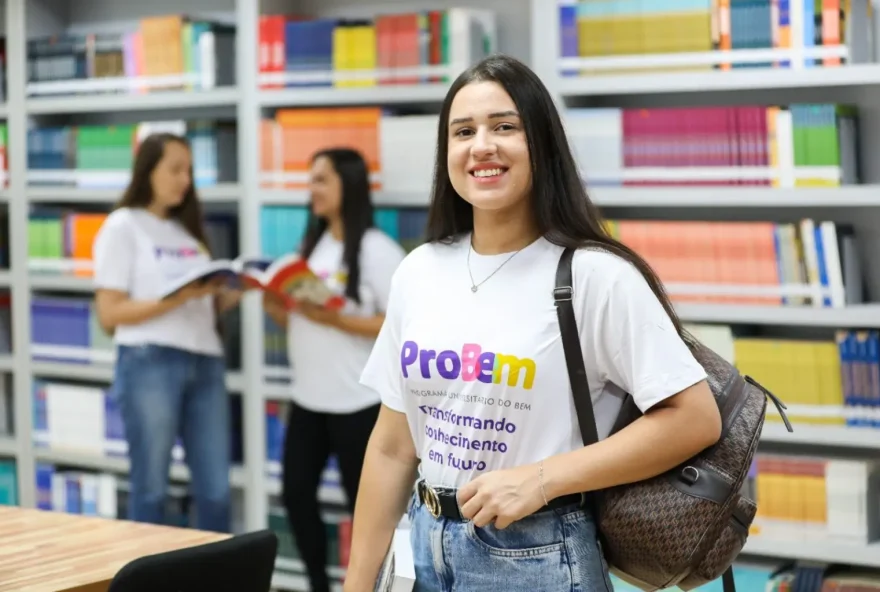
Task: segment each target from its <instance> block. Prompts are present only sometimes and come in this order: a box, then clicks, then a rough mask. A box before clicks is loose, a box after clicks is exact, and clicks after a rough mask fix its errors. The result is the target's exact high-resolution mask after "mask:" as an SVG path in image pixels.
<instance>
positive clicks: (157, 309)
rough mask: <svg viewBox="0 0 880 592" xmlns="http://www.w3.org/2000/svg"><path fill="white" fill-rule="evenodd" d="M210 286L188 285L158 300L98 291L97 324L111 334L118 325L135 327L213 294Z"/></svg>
mask: <svg viewBox="0 0 880 592" xmlns="http://www.w3.org/2000/svg"><path fill="white" fill-rule="evenodd" d="M216 289H217V288H216V287H215V286H214V285H211V284H206V285H201V286H198V285H190V286H186V287H185V288H183V289H181V290H179V291H178V292H177V293H175V294H173V295H172V296H169V297H168V298H164V299H161V300H158V299H157V300H134V299H132V298H130V297H129V296H128V293H127V292H123V291H121V290H110V289H108V288H99V289H97V290H96V291H95V306H96V308H97V311H98V322H99V323H100V324H101V327H102V328H103V329H104V330H105V331H108V332H110V331H113V330H114V329H115V328H116V327H118V326H119V325H138V324H140V323H144V322H146V321H149V320H150V319H154V318H156V317H159V316H162V315H163V314H165V313H168V312H171V311H172V310H174V309H175V308H177V307H178V306H180V305H182V304H183V303H184V302H186V301H187V300H189V299H191V298H201V297H202V296H207V295H209V294H213V293H214V292H215V291H216Z"/></svg>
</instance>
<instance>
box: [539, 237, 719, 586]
mask: <svg viewBox="0 0 880 592" xmlns="http://www.w3.org/2000/svg"><path fill="white" fill-rule="evenodd" d="M573 259H574V249H569V248H566V249H563V251H562V255H561V256H560V257H559V264H558V265H557V266H556V286H555V287H554V288H553V300H554V302H555V304H556V318H557V319H558V321H559V332H560V334H561V336H562V349H563V351H564V352H565V365H566V366H567V368H568V380H569V383H570V384H571V392H572V396H573V398H574V408H575V413H576V414H577V419H578V426H579V427H580V430H581V439H582V440H583V442H584V446H589V445H591V444H595V443H597V442H598V441H599V432H598V430H597V428H596V416H595V415H594V413H593V398H592V396H591V395H590V383H589V381H588V380H587V369H586V367H585V365H584V355H583V352H582V350H581V340H580V335H579V334H578V326H577V318H576V317H575V314H574V306H573V305H572V299H573V298H574V277H573V275H572V271H571V265H572V261H573ZM598 494H599V492H590V493H589V494H588V498H591V499H590V500H589V501H590V507H591V509H592V513H593V519H594V522H595V523H596V532H597V534H598V536H601V533H600V531H599V513H598V504H597V503H596V495H598ZM721 583H722V586H723V590H724V592H736V583H735V582H734V579H733V566H730V567H728V568H727V569H726V570H725V571H724V574H723V575H722V576H721Z"/></svg>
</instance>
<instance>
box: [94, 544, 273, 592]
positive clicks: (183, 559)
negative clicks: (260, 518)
mask: <svg viewBox="0 0 880 592" xmlns="http://www.w3.org/2000/svg"><path fill="white" fill-rule="evenodd" d="M277 551H278V537H276V536H275V533H273V532H272V531H271V530H260V531H256V532H249V533H247V534H241V535H238V536H233V537H231V538H229V539H226V540H223V541H218V542H215V543H207V544H204V545H198V546H195V547H189V548H185V549H179V550H175V551H167V552H165V553H157V554H155V555H146V556H144V557H140V558H138V559H135V560H133V561H131V562H129V563H127V564H126V565H124V566H123V567H122V569H120V570H119V572H118V573H117V574H116V575H115V576H114V578H113V581H112V582H110V588H109V589H108V591H107V592H164V591H166V590H167V591H168V592H206V591H210V592H215V591H217V592H220V591H224V592H225V591H227V590H228V591H229V592H269V590H270V588H271V586H272V572H273V571H274V569H275V554H276V553H277Z"/></svg>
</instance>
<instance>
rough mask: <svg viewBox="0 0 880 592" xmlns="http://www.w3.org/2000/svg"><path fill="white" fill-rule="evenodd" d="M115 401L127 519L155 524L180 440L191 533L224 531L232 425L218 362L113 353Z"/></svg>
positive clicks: (176, 354)
mask: <svg viewBox="0 0 880 592" xmlns="http://www.w3.org/2000/svg"><path fill="white" fill-rule="evenodd" d="M117 351H118V353H117V358H116V376H115V381H114V385H113V389H112V390H113V393H114V396H115V397H116V398H117V401H118V404H119V410H120V413H121V415H122V421H123V423H124V424H125V438H126V440H127V441H128V456H129V458H130V460H131V472H130V475H129V479H130V481H131V492H130V493H129V500H128V517H129V519H130V520H135V521H138V522H151V523H154V524H161V523H163V521H164V508H165V501H166V495H167V491H168V471H169V468H170V466H171V449H172V447H173V446H174V442H175V440H176V439H177V436H178V434H180V435H181V437H182V439H183V447H184V450H185V452H186V463H187V465H188V467H189V470H190V476H191V482H190V488H191V491H192V495H193V498H194V499H195V503H196V523H195V525H194V526H195V527H196V528H199V529H203V530H211V531H216V532H229V530H230V506H231V502H230V486H229V468H230V467H229V465H230V433H229V432H230V425H229V423H230V419H229V415H230V414H229V398H228V394H227V392H226V365H225V361H224V360H223V358H222V357H218V356H207V355H200V354H195V353H191V352H188V351H185V350H181V349H176V348H173V347H166V346H160V345H142V346H134V347H132V346H119V348H118V350H117Z"/></svg>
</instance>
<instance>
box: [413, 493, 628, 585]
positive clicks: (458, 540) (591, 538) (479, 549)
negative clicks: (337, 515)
mask: <svg viewBox="0 0 880 592" xmlns="http://www.w3.org/2000/svg"><path fill="white" fill-rule="evenodd" d="M409 519H410V522H411V524H412V531H411V537H412V546H413V558H414V562H415V569H416V584H415V587H414V589H413V590H414V592H482V591H487V592H537V591H544V590H547V591H550V590H552V591H553V592H612V591H613V589H614V588H613V586H612V584H611V580H610V578H609V575H608V568H607V565H606V563H605V559H604V558H603V556H602V550H601V547H600V545H599V542H598V541H597V539H596V528H595V526H594V524H593V520H592V519H591V518H590V517H589V515H588V514H587V512H585V511H584V508H581V507H580V506H578V505H571V506H564V507H562V508H558V509H552V510H545V511H542V512H537V513H535V514H532V515H530V516H526V517H525V518H523V519H521V520H519V521H517V522H514V523H513V524H511V525H510V526H508V527H507V528H504V529H501V530H498V529H496V528H495V527H494V526H491V525H489V526H486V527H484V528H477V527H476V526H474V524H473V522H470V521H466V522H458V521H454V520H449V519H447V518H443V517H442V516H441V517H440V518H434V517H433V516H431V514H430V513H429V512H428V510H427V508H425V507H424V504H422V502H421V501H420V500H419V497H418V495H414V496H413V500H412V505H411V506H410V509H409Z"/></svg>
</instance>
